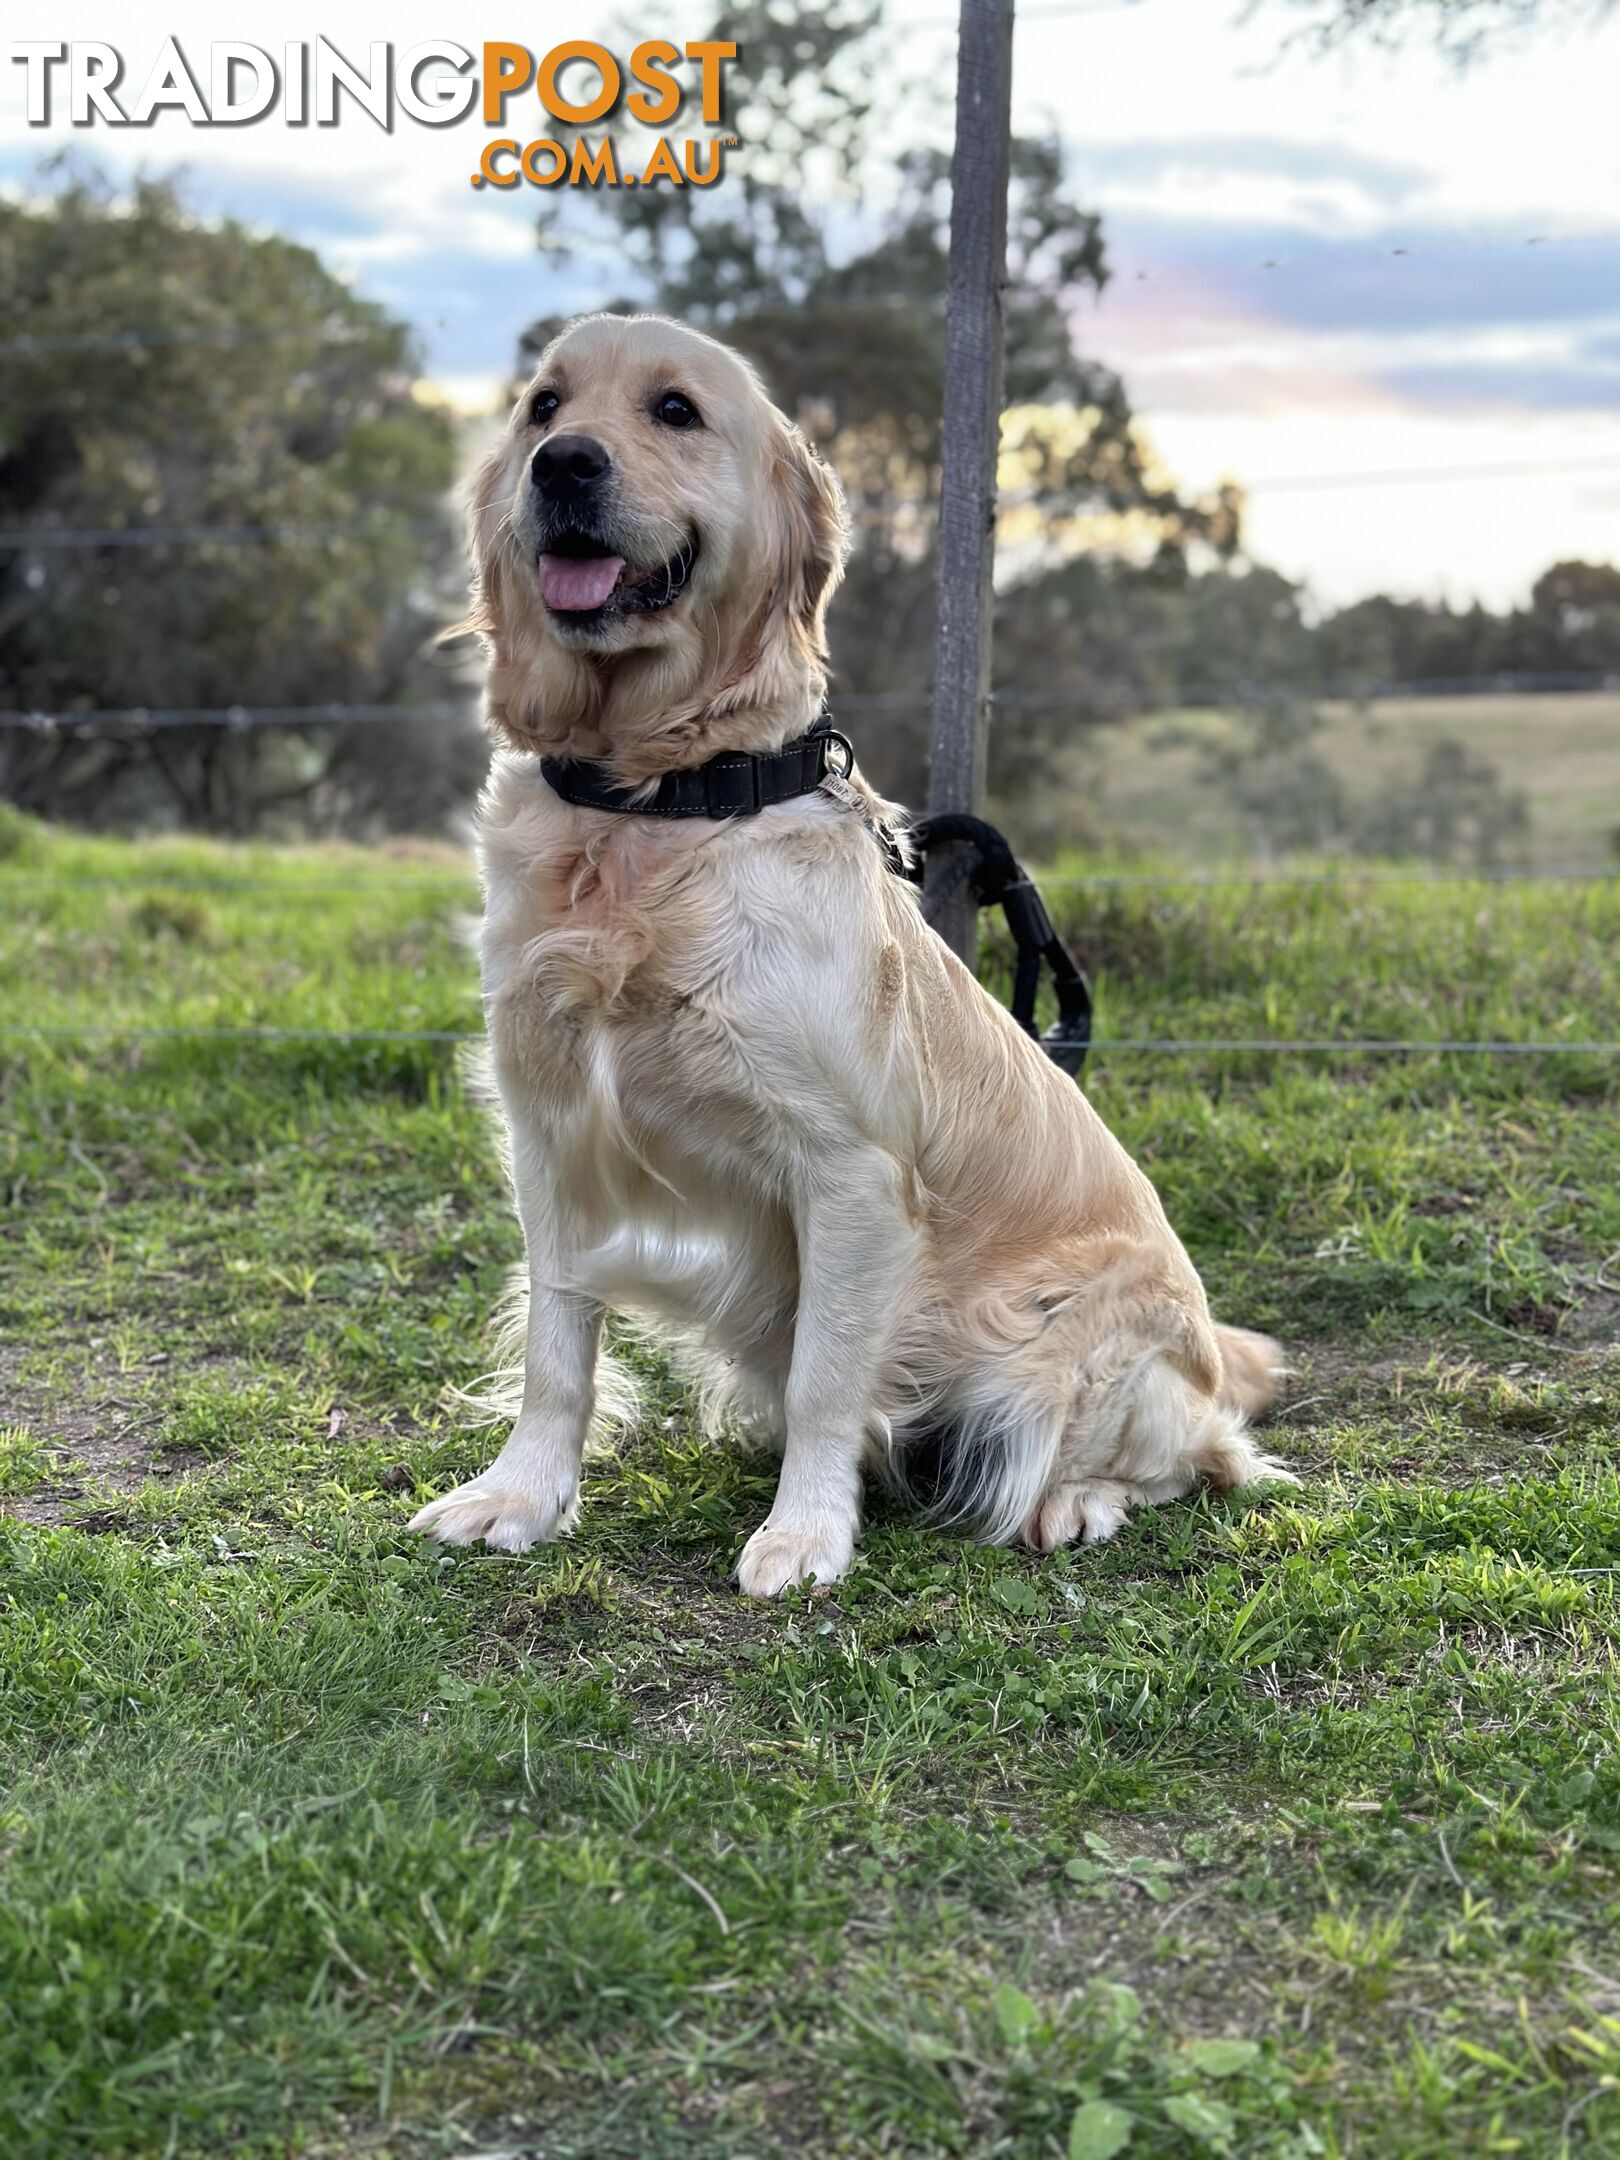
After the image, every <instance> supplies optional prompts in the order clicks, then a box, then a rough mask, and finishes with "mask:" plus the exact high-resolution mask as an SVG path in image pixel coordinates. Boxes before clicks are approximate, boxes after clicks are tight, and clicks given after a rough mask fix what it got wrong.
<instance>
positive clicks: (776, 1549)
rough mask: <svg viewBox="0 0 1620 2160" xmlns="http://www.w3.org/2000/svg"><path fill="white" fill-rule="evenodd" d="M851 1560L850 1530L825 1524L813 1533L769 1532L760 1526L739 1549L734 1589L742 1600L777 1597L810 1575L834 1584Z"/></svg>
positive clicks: (817, 1579) (852, 1554) (853, 1553)
mask: <svg viewBox="0 0 1620 2160" xmlns="http://www.w3.org/2000/svg"><path fill="white" fill-rule="evenodd" d="M854 1557H855V1536H854V1532H853V1531H851V1530H846V1529H843V1528H841V1527H838V1526H833V1525H829V1526H827V1527H825V1528H820V1529H814V1530H773V1529H772V1528H771V1526H770V1524H769V1523H762V1524H761V1525H760V1527H759V1529H757V1530H756V1531H755V1532H754V1534H753V1536H752V1537H751V1538H750V1539H749V1540H748V1543H747V1544H746V1545H745V1546H744V1547H743V1549H742V1558H741V1559H740V1560H739V1561H738V1562H737V1587H738V1589H739V1590H741V1591H742V1593H743V1595H744V1596H745V1597H760V1598H771V1597H780V1596H781V1595H782V1592H783V1591H784V1590H791V1589H793V1588H795V1586H796V1585H798V1584H800V1583H807V1582H808V1581H809V1580H810V1578H811V1576H812V1575H813V1576H814V1577H815V1579H816V1581H817V1582H818V1583H832V1582H837V1580H838V1578H839V1577H840V1576H841V1575H844V1574H847V1573H848V1571H849V1563H850V1561H851V1560H852V1559H853V1558H854Z"/></svg>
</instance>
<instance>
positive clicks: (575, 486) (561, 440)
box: [529, 435, 613, 503]
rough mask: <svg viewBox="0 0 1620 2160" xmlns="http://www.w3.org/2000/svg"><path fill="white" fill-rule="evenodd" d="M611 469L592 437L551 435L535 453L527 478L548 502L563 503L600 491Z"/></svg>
mask: <svg viewBox="0 0 1620 2160" xmlns="http://www.w3.org/2000/svg"><path fill="white" fill-rule="evenodd" d="M612 466H613V460H612V458H611V457H609V455H608V453H607V447H606V445H605V444H603V443H599V442H598V441H597V440H596V437H595V436H594V435H553V436H552V437H551V438H550V440H549V441H547V442H543V443H542V444H541V445H540V447H539V449H538V450H537V451H536V452H535V453H534V463H533V464H532V465H531V466H530V467H529V476H530V478H531V479H532V480H533V482H534V484H535V486H536V487H537V488H538V489H539V490H540V493H541V494H542V495H543V496H544V497H545V498H546V500H547V502H554V503H565V502H573V501H574V500H575V499H576V498H577V497H579V496H581V495H588V494H589V493H590V491H591V489H592V488H594V487H599V486H600V485H601V483H602V481H603V480H604V479H605V478H606V477H607V474H608V473H609V472H610V471H611V470H612Z"/></svg>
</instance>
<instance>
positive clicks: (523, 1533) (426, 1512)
mask: <svg viewBox="0 0 1620 2160" xmlns="http://www.w3.org/2000/svg"><path fill="white" fill-rule="evenodd" d="M578 1512H579V1487H578V1485H577V1483H575V1482H574V1481H573V1480H570V1481H569V1482H568V1484H567V1485H566V1486H562V1487H559V1488H558V1489H557V1490H556V1491H554V1492H546V1491H543V1490H542V1491H536V1490H534V1489H532V1488H530V1489H525V1488H523V1487H520V1486H515V1485H508V1484H504V1483H501V1482H498V1481H497V1480H496V1479H495V1478H494V1477H493V1476H492V1475H491V1473H490V1472H488V1471H486V1472H485V1473H484V1475H483V1476H482V1477H475V1478H472V1479H470V1480H469V1481H468V1482H467V1483H466V1484H465V1485H458V1486H457V1487H456V1488H455V1490H454V1492H447V1493H446V1494H445V1495H444V1497H443V1498H442V1499H440V1500H430V1501H429V1502H428V1504H427V1506H426V1507H425V1508H422V1509H421V1510H420V1511H419V1512H418V1513H417V1514H415V1515H413V1516H412V1517H411V1523H410V1527H411V1528H412V1529H413V1530H419V1531H421V1533H422V1535H423V1536H424V1537H431V1538H437V1539H438V1540H439V1542H440V1544H441V1545H476V1544H477V1543H478V1541H479V1539H480V1538H482V1540H483V1541H484V1543H485V1544H486V1545H489V1546H492V1547H493V1548H494V1550H495V1551H496V1552H527V1551H528V1549H529V1547H530V1546H531V1545H545V1544H548V1543H549V1542H550V1541H551V1539H552V1538H555V1537H560V1536H561V1535H562V1533H563V1532H564V1531H565V1530H571V1529H572V1528H573V1524H574V1518H575V1516H576V1515H577V1514H578Z"/></svg>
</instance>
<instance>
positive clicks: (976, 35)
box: [923, 0, 1013, 967]
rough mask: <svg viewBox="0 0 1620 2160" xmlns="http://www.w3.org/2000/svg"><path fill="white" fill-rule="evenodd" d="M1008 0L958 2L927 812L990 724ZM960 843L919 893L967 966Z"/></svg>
mask: <svg viewBox="0 0 1620 2160" xmlns="http://www.w3.org/2000/svg"><path fill="white" fill-rule="evenodd" d="M1012 31H1013V0H962V22H961V31H960V35H959V39H958V44H957V56H956V151H955V156H954V159H953V162H952V165H951V252H950V293H949V300H948V306H947V314H946V329H945V346H946V349H945V418H944V438H943V451H944V455H943V461H942V466H941V474H940V494H939V619H938V630H937V633H936V637H935V643H934V712H933V737H932V743H931V747H930V751H929V762H928V813H929V815H930V817H937V816H938V815H939V814H940V813H941V812H944V811H952V810H955V811H969V812H972V813H974V814H977V813H978V812H979V810H980V808H981V807H982V804H983V800H984V768H985V743H986V736H987V734H988V731H989V724H990V633H991V610H992V607H993V603H994V594H993V590H992V585H991V574H992V572H993V570H994V567H995V551H996V458H997V451H998V449H999V446H1000V441H1001V384H1002V308H1001V295H1002V286H1003V283H1004V280H1005V276H1006V267H1007V163H1008V151H1009V142H1010V137H1011V132H1012ZM960 855H961V850H960V849H959V848H945V847H941V848H936V849H934V850H932V851H931V852H930V854H929V858H928V874H927V882H926V885H925V887H924V895H923V897H924V904H925V906H926V908H927V912H928V918H929V920H930V921H931V922H932V923H933V925H934V927H935V929H936V930H938V932H939V933H940V935H941V937H943V938H944V940H945V942H946V943H947V944H948V945H950V946H951V947H952V948H953V949H954V950H955V951H956V952H957V953H958V954H959V955H960V956H961V958H962V959H963V960H965V961H966V962H967V964H968V966H969V967H973V966H974V965H975V964H976V962H977V959H978V948H979V918H978V909H977V907H976V905H975V903H974V900H973V896H972V894H971V892H970V891H969V890H968V888H967V887H966V885H965V884H964V883H963V882H962V876H961V864H960Z"/></svg>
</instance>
